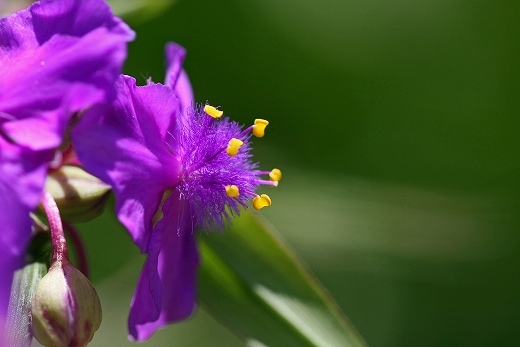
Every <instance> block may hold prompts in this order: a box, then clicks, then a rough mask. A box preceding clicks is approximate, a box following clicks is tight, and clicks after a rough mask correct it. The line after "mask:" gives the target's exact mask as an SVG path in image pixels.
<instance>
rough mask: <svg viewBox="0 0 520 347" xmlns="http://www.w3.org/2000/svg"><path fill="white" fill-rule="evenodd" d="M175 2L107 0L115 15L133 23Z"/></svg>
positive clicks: (155, 13)
mask: <svg viewBox="0 0 520 347" xmlns="http://www.w3.org/2000/svg"><path fill="white" fill-rule="evenodd" d="M175 2H176V0H108V3H109V4H110V6H111V7H112V11H114V13H115V14H116V15H118V16H121V17H123V18H124V19H125V20H127V21H130V22H133V23H134V24H135V23H141V22H145V21H147V20H148V19H151V18H153V17H155V16H157V15H159V14H160V13H161V12H163V11H164V10H165V9H166V8H168V7H169V6H171V5H173V4H174V3H175Z"/></svg>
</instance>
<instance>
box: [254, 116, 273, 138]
mask: <svg viewBox="0 0 520 347" xmlns="http://www.w3.org/2000/svg"><path fill="white" fill-rule="evenodd" d="M267 124H269V122H268V121H266V120H265V119H255V126H254V127H253V135H255V136H256V137H263V136H264V131H265V127H266V126H267Z"/></svg>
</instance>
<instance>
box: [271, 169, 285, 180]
mask: <svg viewBox="0 0 520 347" xmlns="http://www.w3.org/2000/svg"><path fill="white" fill-rule="evenodd" d="M269 177H270V178H271V181H276V182H278V181H279V180H281V179H282V171H280V170H279V169H272V170H271V172H270V173H269Z"/></svg>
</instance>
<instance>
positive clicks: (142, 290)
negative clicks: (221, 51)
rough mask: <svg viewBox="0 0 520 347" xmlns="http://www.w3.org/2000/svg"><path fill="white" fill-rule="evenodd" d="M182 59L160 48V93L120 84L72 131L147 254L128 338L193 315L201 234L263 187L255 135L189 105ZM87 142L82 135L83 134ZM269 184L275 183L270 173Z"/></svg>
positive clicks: (176, 49) (260, 200)
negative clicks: (163, 70) (163, 65)
mask: <svg viewBox="0 0 520 347" xmlns="http://www.w3.org/2000/svg"><path fill="white" fill-rule="evenodd" d="M184 55H185V52H184V50H183V49H182V47H180V46H178V45H176V44H173V43H170V44H168V45H167V47H166V56H167V65H168V72H167V77H166V85H161V84H152V83H149V84H148V85H146V86H142V87H137V86H136V84H135V79H133V78H132V77H128V76H121V77H120V79H119V81H118V82H117V90H118V97H117V100H116V102H115V103H114V104H113V105H112V106H111V107H109V106H98V107H95V108H92V109H91V110H89V111H88V112H87V113H86V114H85V115H84V117H83V118H82V120H81V121H80V122H79V124H78V126H77V127H76V128H75V129H74V131H73V134H72V135H73V143H74V146H75V150H76V152H77V154H78V156H79V158H80V160H81V161H82V162H83V164H84V165H85V167H86V168H87V170H89V171H91V172H92V173H93V174H94V175H96V176H98V177H99V178H101V179H102V180H104V181H105V182H107V183H109V184H111V185H112V187H113V189H114V191H115V194H116V212H117V215H118V217H119V220H120V221H121V222H122V223H123V224H124V225H125V226H126V227H127V228H128V230H129V232H130V234H131V235H132V237H133V239H134V241H135V243H136V244H137V245H138V246H139V247H140V249H141V251H142V252H143V253H148V257H147V259H146V262H145V265H144V268H143V271H142V273H141V276H140V278H139V281H138V283H137V288H136V290H135V293H134V297H133V300H132V304H131V308H130V316H129V319H128V327H129V331H130V335H131V338H133V339H136V340H144V339H147V338H149V337H150V336H151V335H152V334H153V333H154V332H155V331H156V330H157V329H159V328H161V327H163V326H164V325H166V324H168V323H171V322H174V321H178V320H181V319H184V318H187V317H189V316H190V315H191V314H192V312H193V310H194V308H195V297H196V285H195V281H196V270H197V267H198V263H199V256H198V251H197V247H196V241H195V238H194V237H193V233H194V229H195V228H196V227H197V226H200V227H202V228H204V229H205V230H207V231H209V230H210V229H212V227H216V228H217V229H222V228H223V226H224V221H225V220H226V219H229V218H230V216H231V215H235V214H238V213H239V208H240V207H241V206H246V203H247V201H248V200H249V197H250V196H252V197H254V202H253V205H254V206H255V207H256V208H261V207H263V205H269V204H270V200H269V198H268V197H267V196H266V195H263V196H262V197H259V196H257V195H256V194H255V193H254V190H255V189H256V188H257V187H258V186H259V185H260V184H262V183H265V184H268V185H272V186H276V185H277V183H278V182H276V181H264V180H261V179H260V178H259V175H261V174H266V173H267V174H268V172H262V171H258V170H256V164H254V163H253V162H252V161H251V158H250V157H251V155H250V154H249V151H250V149H251V146H250V141H249V140H250V137H251V134H250V133H251V130H253V133H255V134H256V135H259V136H260V135H263V128H264V127H265V125H266V123H267V122H265V121H262V120H259V122H258V123H262V122H263V124H259V125H256V126H252V127H250V128H248V129H246V130H243V129H242V127H241V126H240V125H238V124H237V123H235V122H232V121H230V120H229V119H227V118H226V117H223V118H221V119H217V118H219V117H220V116H222V112H221V111H219V110H218V109H216V108H213V107H211V106H209V105H206V106H201V107H196V108H194V107H193V101H192V100H193V98H192V92H191V86H190V84H189V81H188V79H187V77H186V74H185V73H184V71H182V69H181V65H182V62H183V59H184ZM87 133H88V134H90V135H89V136H84V134H87ZM274 172H275V174H274V175H275V176H276V175H278V177H275V176H273V177H274V179H275V180H278V179H279V178H280V177H279V176H280V175H281V174H280V173H279V170H275V171H274Z"/></svg>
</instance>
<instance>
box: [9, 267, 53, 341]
mask: <svg viewBox="0 0 520 347" xmlns="http://www.w3.org/2000/svg"><path fill="white" fill-rule="evenodd" d="M46 273H47V265H45V264H44V263H40V262H35V263H31V264H29V265H26V266H25V267H24V268H22V269H20V270H17V271H16V272H15V273H14V278H13V284H12V286H11V297H10V298H9V309H8V312H7V323H6V336H5V339H6V342H7V344H8V346H11V347H28V346H29V345H30V344H31V340H32V336H31V329H30V326H31V302H32V297H33V294H34V290H35V289H36V286H37V285H38V283H39V282H40V280H41V279H42V277H43V276H44V275H45V274H46ZM1 344H2V339H1V338H0V345H1Z"/></svg>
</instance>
